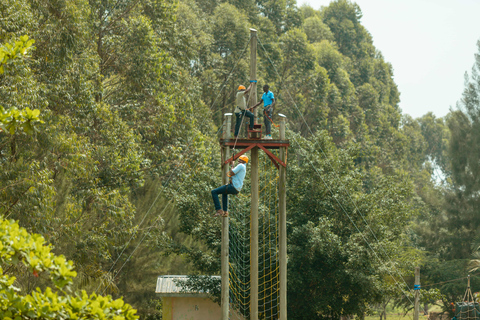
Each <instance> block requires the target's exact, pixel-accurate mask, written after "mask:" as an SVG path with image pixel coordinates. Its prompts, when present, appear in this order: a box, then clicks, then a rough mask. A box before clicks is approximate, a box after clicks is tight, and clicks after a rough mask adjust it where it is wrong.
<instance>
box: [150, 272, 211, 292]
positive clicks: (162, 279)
mask: <svg viewBox="0 0 480 320" xmlns="http://www.w3.org/2000/svg"><path fill="white" fill-rule="evenodd" d="M211 277H212V278H218V279H220V276H211ZM187 278H188V276H181V275H165V276H158V278H157V287H156V288H155V293H158V294H160V295H164V296H167V295H202V296H203V295H206V293H205V292H192V291H188V292H182V286H181V285H177V284H176V283H175V282H178V281H182V280H187Z"/></svg>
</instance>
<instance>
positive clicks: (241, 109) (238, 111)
mask: <svg viewBox="0 0 480 320" xmlns="http://www.w3.org/2000/svg"><path fill="white" fill-rule="evenodd" d="M252 85H253V82H251V83H250V85H249V86H248V88H245V86H243V85H240V86H238V92H237V107H236V108H235V117H236V122H235V133H234V136H235V139H237V136H238V131H239V130H240V125H241V123H242V120H243V118H244V117H245V116H247V117H248V118H250V130H252V129H253V124H254V118H255V115H254V114H253V113H252V112H250V111H249V110H248V108H247V101H246V99H245V93H248V92H249V91H250V89H251V88H252Z"/></svg>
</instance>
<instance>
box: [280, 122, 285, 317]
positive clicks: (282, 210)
mask: <svg viewBox="0 0 480 320" xmlns="http://www.w3.org/2000/svg"><path fill="white" fill-rule="evenodd" d="M280 140H285V117H284V116H283V115H280ZM280 160H282V161H283V163H286V147H280ZM278 184H279V186H278V193H279V195H278V212H279V215H280V217H279V219H278V229H279V237H280V248H279V249H280V250H279V251H280V252H279V260H280V320H287V187H286V186H287V168H285V167H283V166H280V168H279V180H278Z"/></svg>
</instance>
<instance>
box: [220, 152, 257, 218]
mask: <svg viewBox="0 0 480 320" xmlns="http://www.w3.org/2000/svg"><path fill="white" fill-rule="evenodd" d="M238 162H239V163H238V165H237V166H236V167H235V168H233V169H232V170H230V171H229V172H228V174H227V175H228V176H229V177H230V178H231V180H230V183H228V184H226V185H224V186H221V187H218V188H217V189H214V190H212V198H213V204H214V205H215V210H216V213H215V216H222V217H228V195H229V194H238V193H239V192H240V191H241V190H242V187H243V180H244V179H245V175H246V173H247V163H248V157H247V156H246V155H241V156H240V157H239V158H238ZM219 194H221V195H222V207H223V210H222V207H220V201H219V199H218V195H219Z"/></svg>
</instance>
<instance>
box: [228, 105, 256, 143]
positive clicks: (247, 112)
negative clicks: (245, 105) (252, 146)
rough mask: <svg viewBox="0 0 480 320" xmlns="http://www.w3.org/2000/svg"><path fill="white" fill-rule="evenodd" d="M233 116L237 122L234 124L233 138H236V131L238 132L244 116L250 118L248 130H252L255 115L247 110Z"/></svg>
mask: <svg viewBox="0 0 480 320" xmlns="http://www.w3.org/2000/svg"><path fill="white" fill-rule="evenodd" d="M235 116H236V117H237V121H236V122H235V133H234V134H233V135H234V136H235V137H236V136H238V131H240V123H242V118H243V117H244V116H247V117H249V118H250V130H252V129H253V122H254V120H253V119H254V118H255V115H254V114H253V113H252V112H250V111H248V110H242V111H241V112H239V113H235Z"/></svg>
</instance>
